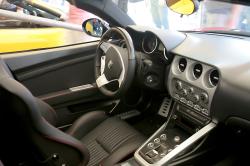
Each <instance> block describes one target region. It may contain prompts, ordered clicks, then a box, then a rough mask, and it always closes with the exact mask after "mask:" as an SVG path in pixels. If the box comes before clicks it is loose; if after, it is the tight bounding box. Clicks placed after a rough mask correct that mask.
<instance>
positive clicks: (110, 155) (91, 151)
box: [0, 59, 144, 166]
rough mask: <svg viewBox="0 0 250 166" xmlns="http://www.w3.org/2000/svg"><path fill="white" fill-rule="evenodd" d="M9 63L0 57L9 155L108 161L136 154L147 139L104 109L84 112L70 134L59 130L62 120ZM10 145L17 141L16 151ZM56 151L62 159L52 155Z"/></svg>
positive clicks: (72, 162)
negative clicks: (20, 79) (31, 89)
mask: <svg viewBox="0 0 250 166" xmlns="http://www.w3.org/2000/svg"><path fill="white" fill-rule="evenodd" d="M6 68H7V66H3V62H2V61H1V59H0V100H1V102H2V103H1V104H2V105H1V106H2V108H4V109H1V112H0V118H1V119H0V123H1V125H0V127H1V133H2V135H3V136H2V137H3V140H4V142H3V141H2V142H1V143H2V144H4V146H7V150H9V152H8V153H9V155H12V156H14V151H15V152H17V153H18V156H19V155H21V154H22V153H24V151H25V152H26V151H27V149H28V150H29V151H30V154H32V155H34V154H35V156H36V157H35V160H38V159H37V158H39V160H40V162H41V161H43V162H44V163H45V164H47V165H58V166H61V165H63V164H66V165H67V166H77V165H98V164H101V165H107V166H108V165H114V164H115V163H117V162H119V161H121V160H123V159H125V158H126V157H128V156H129V155H132V154H133V152H134V151H135V150H136V149H137V148H138V147H139V146H140V145H141V144H142V143H143V141H144V138H143V136H142V135H141V134H140V133H138V132H137V131H136V130H134V129H133V128H132V127H131V126H129V125H128V124H127V123H125V122H124V121H122V120H120V119H118V118H109V117H107V116H106V115H105V113H104V112H101V111H99V112H98V111H97V112H91V113H88V114H86V115H84V116H82V117H81V118H79V120H77V121H76V122H75V123H74V124H73V126H72V127H71V128H70V129H69V131H68V132H67V133H64V132H62V131H60V130H59V129H57V128H55V127H54V126H53V125H55V124H56V119H57V117H56V114H55V112H54V110H53V109H52V108H51V107H50V106H49V105H47V104H46V103H44V102H43V101H41V100H39V99H37V98H36V97H34V96H33V95H32V94H31V93H30V92H29V90H28V89H27V88H25V87H24V86H23V85H22V84H20V83H19V82H17V81H16V80H15V79H14V78H13V77H12V75H11V73H10V71H6V70H8V69H6ZM43 116H44V117H43ZM10 122H11V125H3V124H9V123H10ZM16 138H18V139H16ZM15 145H17V146H15ZM11 146H12V147H13V146H15V150H14V151H12V150H11V149H9V147H11ZM24 149H25V150H24ZM6 153H7V151H6ZM54 154H56V155H57V156H59V158H57V159H56V160H53V159H51V158H52V156H53V155H54ZM29 157H31V156H29ZM13 159H14V158H13ZM35 165H37V164H35Z"/></svg>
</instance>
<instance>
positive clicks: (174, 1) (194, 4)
mask: <svg viewBox="0 0 250 166" xmlns="http://www.w3.org/2000/svg"><path fill="white" fill-rule="evenodd" d="M166 3H167V6H168V7H169V8H170V9H171V10H172V11H174V12H176V13H179V14H182V15H190V14H193V13H194V12H196V10H197V9H198V6H199V2H198V1H197V0H166Z"/></svg>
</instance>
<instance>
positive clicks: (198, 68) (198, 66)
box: [193, 64, 203, 79]
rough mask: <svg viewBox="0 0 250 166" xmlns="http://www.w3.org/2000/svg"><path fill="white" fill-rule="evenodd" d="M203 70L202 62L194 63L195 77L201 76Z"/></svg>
mask: <svg viewBox="0 0 250 166" xmlns="http://www.w3.org/2000/svg"><path fill="white" fill-rule="evenodd" d="M202 70H203V68H202V65H201V64H196V65H194V68H193V74H194V78H195V79H198V78H199V77H200V76H201V74H202Z"/></svg>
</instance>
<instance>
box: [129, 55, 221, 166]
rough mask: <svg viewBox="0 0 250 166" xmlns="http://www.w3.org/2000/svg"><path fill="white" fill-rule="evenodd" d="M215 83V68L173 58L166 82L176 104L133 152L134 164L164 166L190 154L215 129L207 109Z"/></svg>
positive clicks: (217, 80)
mask: <svg viewBox="0 0 250 166" xmlns="http://www.w3.org/2000/svg"><path fill="white" fill-rule="evenodd" d="M218 82H219V73H218V71H217V69H216V68H214V67H212V66H209V65H207V64H203V63H200V62H196V61H193V60H191V59H187V58H184V57H182V56H178V55H177V56H175V58H174V60H173V63H172V65H171V69H170V73H169V75H168V78H167V85H168V87H167V88H168V91H169V93H170V95H171V97H172V99H173V100H174V101H175V102H173V103H174V104H173V105H172V107H171V111H169V113H168V116H167V121H166V122H165V123H164V124H163V125H162V126H161V128H160V129H158V130H157V131H156V132H155V133H154V134H153V135H152V136H151V137H150V138H149V139H148V140H147V141H146V142H145V143H144V144H143V145H142V146H141V147H140V148H139V149H138V150H137V151H136V152H135V155H134V158H135V161H137V162H138V163H139V164H140V165H167V164H169V163H171V162H172V161H174V160H176V159H178V158H181V157H182V158H183V157H185V156H187V155H188V154H189V153H190V152H192V148H193V146H195V144H196V143H198V142H199V141H200V140H201V139H202V138H203V137H204V136H206V135H207V134H208V133H209V132H210V131H211V130H213V129H214V128H215V127H216V123H215V122H214V121H213V120H212V118H211V112H210V108H211V103H212V99H213V95H214V93H215V90H216V86H217V83H218Z"/></svg>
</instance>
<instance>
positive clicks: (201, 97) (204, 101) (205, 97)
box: [200, 92, 208, 104]
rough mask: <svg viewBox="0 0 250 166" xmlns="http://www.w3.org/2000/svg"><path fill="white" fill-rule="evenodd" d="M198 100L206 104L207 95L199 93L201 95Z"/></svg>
mask: <svg viewBox="0 0 250 166" xmlns="http://www.w3.org/2000/svg"><path fill="white" fill-rule="evenodd" d="M200 100H201V101H202V102H203V103H205V104H207V103H208V95H207V94H206V93H204V92H203V93H201V95H200Z"/></svg>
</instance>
